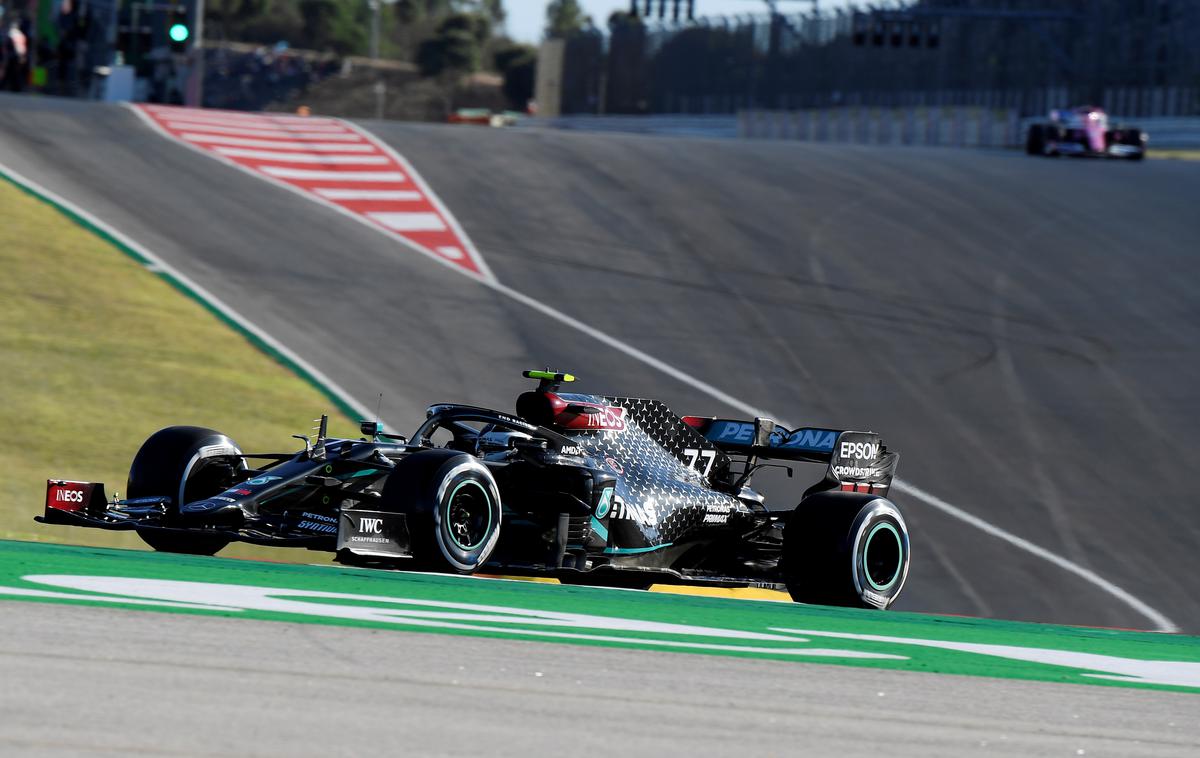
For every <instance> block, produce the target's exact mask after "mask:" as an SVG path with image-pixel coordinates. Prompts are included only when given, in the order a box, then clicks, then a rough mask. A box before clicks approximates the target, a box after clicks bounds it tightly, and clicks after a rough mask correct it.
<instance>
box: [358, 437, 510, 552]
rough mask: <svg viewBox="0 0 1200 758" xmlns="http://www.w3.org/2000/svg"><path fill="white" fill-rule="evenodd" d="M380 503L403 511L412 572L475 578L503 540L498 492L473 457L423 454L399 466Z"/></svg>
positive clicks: (438, 452)
mask: <svg viewBox="0 0 1200 758" xmlns="http://www.w3.org/2000/svg"><path fill="white" fill-rule="evenodd" d="M380 494H381V497H380V505H381V506H382V507H383V508H385V509H387V510H390V511H395V512H398V513H403V514H404V515H405V519H406V521H407V525H408V533H409V539H410V540H411V549H412V553H413V558H414V568H421V569H426V570H430V571H441V572H447V573H456V574H471V573H474V572H475V571H477V570H478V569H479V568H480V567H481V566H483V565H484V564H485V563H487V561H488V559H489V558H490V557H491V555H492V552H493V551H494V550H495V549H496V544H497V543H498V542H499V539H500V526H501V524H500V522H501V515H502V510H501V504H500V490H499V489H498V488H497V486H496V480H495V479H494V478H493V477H492V474H491V472H490V471H488V469H487V467H486V466H484V465H483V463H481V462H480V461H479V459H478V458H476V457H475V456H473V455H469V454H467V453H461V452H458V451H454V450H443V449H434V450H425V451H421V452H418V453H414V454H412V455H410V456H409V457H407V458H404V459H402V460H401V461H400V462H398V463H397V464H396V468H395V469H394V470H393V471H392V472H391V473H390V474H389V475H388V480H387V482H386V483H385V484H384V487H383V491H382V492H381V493H380Z"/></svg>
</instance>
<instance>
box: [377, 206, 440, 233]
mask: <svg viewBox="0 0 1200 758" xmlns="http://www.w3.org/2000/svg"><path fill="white" fill-rule="evenodd" d="M367 217H368V218H370V219H371V220H372V221H378V222H379V223H381V224H383V225H384V226H386V227H387V228H388V229H391V230H393V231H397V232H440V231H442V230H443V229H445V228H446V223H445V222H444V221H442V217H441V216H439V215H438V214H436V213H398V212H396V211H377V212H374V213H368V214H367Z"/></svg>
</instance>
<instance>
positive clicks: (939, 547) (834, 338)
mask: <svg viewBox="0 0 1200 758" xmlns="http://www.w3.org/2000/svg"><path fill="white" fill-rule="evenodd" d="M364 125H365V126H366V127H367V128H368V129H370V130H372V131H373V132H374V133H375V134H377V135H378V136H380V137H382V138H383V139H385V140H387V141H388V142H389V143H390V144H392V145H393V146H394V147H395V148H396V149H397V150H398V151H399V152H401V153H402V154H403V155H404V156H406V157H407V158H408V159H409V160H410V161H411V162H412V163H413V164H414V165H415V167H416V168H417V169H418V171H420V172H421V173H422V175H423V176H424V177H425V179H426V180H427V181H428V182H429V184H430V185H431V186H432V188H433V190H434V191H435V192H436V193H438V194H439V196H440V197H441V198H442V200H443V201H445V203H446V204H447V206H448V207H449V208H450V209H451V210H452V212H453V213H454V214H455V215H456V216H457V218H458V220H459V221H460V222H461V223H462V225H463V227H464V228H465V229H466V231H467V233H468V234H469V235H470V236H471V237H472V238H473V239H474V241H475V243H476V245H477V246H478V248H479V249H480V251H481V252H482V254H483V256H484V257H485V258H486V260H487V261H488V263H489V265H490V266H491V268H492V269H493V270H494V272H495V273H496V276H497V278H498V279H499V280H500V281H501V282H503V283H504V284H506V285H508V286H510V287H512V288H514V289H515V290H517V291H519V292H522V293H525V294H527V295H529V296H531V297H534V298H536V299H538V300H540V301H542V302H544V303H546V304H548V305H551V306H553V307H555V308H558V309H560V310H562V311H563V312H565V313H567V314H569V315H571V316H574V317H576V318H578V319H580V320H581V321H583V322H586V323H587V324H589V325H591V326H593V327H595V328H597V329H600V330H603V331H604V332H606V333H608V334H609V335H612V336H613V337H615V338H618V339H620V340H624V341H625V342H627V343H629V344H630V345H632V346H634V347H637V348H639V349H641V350H644V351H646V352H648V353H651V354H653V355H654V356H657V357H658V358H660V359H661V360H663V361H665V362H666V363H667V364H670V365H671V366H674V367H676V368H677V369H679V370H681V371H684V372H686V373H687V374H689V375H691V376H693V377H695V378H696V379H698V380H701V381H703V382H707V383H709V384H711V385H714V386H716V387H718V388H720V389H722V390H724V391H725V392H727V393H729V394H730V395H732V396H735V397H737V398H738V399H740V400H742V401H744V402H746V403H748V404H750V405H752V406H754V407H756V408H762V409H766V410H768V411H770V412H772V413H774V414H778V416H779V417H780V418H782V419H786V420H787V421H789V422H791V423H804V424H812V425H828V426H834V427H839V428H858V429H861V428H869V429H873V430H875V431H878V432H880V433H882V435H883V437H884V439H885V441H886V442H887V443H888V445H889V446H890V447H892V448H894V449H897V450H899V451H900V452H901V463H900V473H901V475H902V477H903V478H904V479H905V480H907V481H909V482H911V483H913V484H914V485H916V486H917V487H920V488H922V489H924V490H926V491H928V492H930V493H932V494H934V495H936V496H938V497H940V498H942V499H943V500H945V501H947V502H949V503H951V504H953V505H954V506H956V507H958V508H960V509H962V510H964V511H966V512H968V513H970V514H974V515H975V516H977V517H979V518H982V519H985V520H986V521H987V522H989V523H990V524H994V525H996V526H997V527H999V528H1002V529H1004V530H1006V531H1007V532H1009V533H1011V534H1013V535H1016V536H1017V537H1020V538H1023V539H1026V540H1029V541H1031V542H1033V543H1036V544H1037V545H1040V546H1042V547H1044V548H1046V549H1047V550H1049V551H1051V552H1052V553H1053V554H1055V555H1057V556H1061V557H1062V558H1065V559H1067V560H1069V561H1072V562H1073V563H1075V564H1077V565H1079V566H1082V567H1084V568H1086V569H1088V570H1090V571H1092V572H1095V574H1096V575H1098V576H1099V577H1102V578H1103V579H1105V580H1108V581H1110V582H1112V583H1114V584H1115V585H1116V586H1118V587H1120V588H1123V589H1124V590H1126V591H1128V592H1129V593H1130V594H1131V595H1133V596H1134V597H1136V598H1138V599H1140V600H1141V601H1142V602H1144V603H1146V604H1147V605H1149V606H1151V607H1153V608H1154V609H1156V610H1158V611H1160V612H1161V613H1163V614H1165V615H1166V616H1167V617H1168V618H1170V619H1171V620H1172V621H1174V622H1175V623H1177V624H1178V625H1179V626H1181V627H1182V628H1183V629H1185V630H1188V631H1192V632H1197V631H1200V595H1197V593H1196V592H1195V588H1196V577H1197V576H1200V551H1198V550H1197V549H1196V546H1197V544H1200V526H1198V520H1197V518H1196V513H1197V503H1196V497H1195V494H1194V489H1195V488H1194V486H1193V480H1194V478H1195V473H1196V466H1195V464H1194V463H1193V462H1192V459H1193V457H1194V452H1193V451H1192V447H1193V445H1192V440H1193V439H1194V437H1195V429H1196V427H1197V422H1200V393H1198V392H1197V389H1196V388H1197V387H1200V360H1198V355H1200V350H1198V346H1200V309H1198V305H1197V304H1198V303H1200V263H1198V262H1197V259H1196V256H1197V251H1198V250H1200V244H1198V241H1197V238H1198V236H1200V234H1198V233H1200V216H1198V215H1197V213H1196V199H1197V198H1200V164H1197V163H1187V162H1175V161H1147V162H1145V163H1143V164H1131V163H1117V162H1100V161H1086V160H1048V159H1047V160H1038V159H1032V158H1027V157H1025V156H1023V155H1019V154H1015V153H1006V152H977V151H965V150H950V149H940V150H939V149H921V148H911V149H884V148H872V147H852V146H837V145H816V144H798V143H779V142H748V141H736V140H728V141H710V140H702V139H673V138H653V137H641V136H621V135H592V134H580V133H561V132H550V131H541V130H534V129H514V130H488V129H481V128H459V127H447V126H434V125H424V126H418V125H394V124H380V123H371V122H366V123H364ZM0 163H4V164H5V165H7V166H9V167H10V168H12V169H13V170H16V171H18V172H21V173H22V174H25V175H26V176H28V177H30V178H32V179H34V180H35V181H37V182H40V183H42V184H44V185H45V186H47V187H48V188H50V189H52V190H53V191H55V192H58V193H60V194H61V195H63V196H64V197H66V198H67V199H69V200H71V201H73V202H75V203H78V204H79V205H81V206H83V207H85V208H87V209H88V210H90V211H91V212H93V213H95V214H96V215H97V216H99V217H100V218H102V219H104V220H106V221H107V222H109V223H111V224H112V225H113V226H115V227H116V228H117V229H119V230H121V231H122V232H124V233H126V234H128V235H129V236H130V237H132V238H134V239H135V240H137V241H138V242H140V243H142V244H143V245H145V246H147V247H148V248H150V249H151V250H153V251H155V252H156V253H158V254H159V255H160V256H162V257H163V258H164V259H166V260H167V261H169V262H170V263H171V264H173V265H174V266H176V267H178V268H179V269H180V270H182V271H183V272H185V273H186V274H188V275H189V276H191V277H192V278H194V279H195V280H196V281H197V282H199V283H200V284H202V285H203V286H205V287H207V288H209V289H210V290H211V291H213V292H214V293H216V294H217V295H218V296H220V297H221V298H223V299H225V300H226V301H227V302H229V303H231V304H233V305H234V306H235V307H236V308H237V309H238V310H240V311H241V312H242V313H244V314H245V315H246V316H247V317H248V318H249V319H250V320H252V321H253V322H255V323H256V324H258V325H259V326H261V327H263V328H264V329H266V330H267V331H268V332H270V333H271V334H273V335H275V336H276V337H277V338H279V339H280V340H281V341H282V342H284V343H285V344H286V345H288V346H289V347H291V348H292V349H293V350H295V351H296V352H297V353H300V354H301V355H303V356H305V357H306V358H308V359H309V360H310V361H311V362H312V363H314V364H315V365H316V366H317V367H318V368H320V369H321V370H323V371H324V372H325V373H327V374H328V375H330V376H331V377H333V378H334V379H335V380H336V381H338V382H339V383H340V384H341V385H342V386H343V387H345V388H347V389H348V390H349V391H350V392H351V393H353V394H354V395H355V396H356V397H358V398H359V399H361V400H362V401H363V402H364V403H365V404H368V405H373V403H374V399H375V398H376V396H377V395H378V393H379V392H383V393H384V400H383V407H384V414H383V415H384V417H385V419H386V420H388V421H389V422H391V423H392V424H393V425H396V426H399V427H401V428H403V429H408V428H411V427H413V426H415V425H416V424H417V423H418V422H419V420H420V419H421V418H422V417H423V409H424V408H425V406H427V405H429V404H430V403H433V402H435V401H464V402H470V403H480V404H487V405H495V406H497V407H501V408H510V407H511V403H512V400H513V398H514V397H515V396H516V394H517V393H518V392H519V391H520V390H521V389H522V388H523V387H524V386H525V385H526V382H525V381H524V380H522V379H521V378H520V376H519V372H520V370H521V369H524V368H529V367H531V366H538V367H540V366H545V365H550V366H554V367H557V368H561V369H567V370H571V371H573V372H574V373H576V374H578V375H579V376H581V377H582V378H583V380H584V381H583V384H582V385H580V386H581V388H583V389H592V390H597V391H605V392H613V393H624V394H633V395H648V396H657V397H661V398H662V399H664V400H665V401H667V402H668V403H669V404H671V405H672V406H673V407H674V408H676V409H677V410H678V411H680V412H685V413H712V414H723V415H724V414H729V413H731V409H730V408H728V407H726V406H723V405H722V404H721V403H719V402H716V401H714V400H712V399H711V398H710V397H708V396H707V395H705V394H703V393H702V392H699V391H697V390H696V389H694V388H692V387H691V386H689V385H687V384H684V383H682V382H680V381H677V380H675V379H671V378H669V377H667V376H665V375H664V374H662V373H661V372H660V371H658V370H656V369H654V368H651V367H649V366H646V365H644V364H643V363H640V362H638V361H636V360H634V359H632V358H630V357H629V356H627V355H626V354H624V353H622V352H619V351H617V350H614V349H613V348H611V347H608V346H605V345H603V344H601V343H600V342H598V341H596V340H595V339H594V338H592V337H589V336H587V335H585V334H582V333H580V332H579V331H576V330H574V329H571V328H569V327H567V326H564V325H562V324H560V323H558V322H555V321H553V320H550V319H547V318H546V317H544V316H542V315H540V314H538V313H537V312H535V311H533V310H531V309H530V308H529V307H527V306H526V305H522V304H520V303H518V302H516V301H514V300H513V299H511V298H509V297H507V296H505V295H504V294H502V293H499V292H497V291H495V290H493V289H489V288H486V287H484V286H481V285H479V284H477V283H474V282H472V281H470V280H468V279H467V278H466V277H464V276H461V275H458V274H456V273H455V272H453V271H450V270H448V269H445V268H443V267H441V266H437V265H435V264H432V263H431V262H429V261H428V260H425V259H423V258H421V257H419V256H416V255H414V254H413V253H411V252H409V251H407V250H406V249H404V248H402V247H400V246H399V245H397V244H395V243H394V242H392V241H391V240H389V239H388V238H386V237H384V236H383V235H381V234H378V233H375V232H374V231H372V230H370V229H368V228H366V227H364V226H362V225H360V224H357V223H354V222H352V221H349V220H348V219H346V218H344V217H343V216H340V215H339V214H337V213H334V212H333V211H330V210H326V209H323V208H321V207H318V206H316V205H314V204H311V203H310V202H309V201H306V200H304V199H302V198H300V197H297V196H296V195H294V194H292V193H288V192H285V191H283V190H280V189H278V188H276V187H272V186H270V185H269V184H267V183H265V182H263V181H261V180H258V179H255V178H253V177H250V176H247V175H244V174H242V173H240V172H237V171H234V170H231V169H230V168H228V167H226V166H224V165H222V164H221V163H219V162H217V161H215V160H212V159H211V158H207V157H204V156H202V155H198V154H196V153H194V152H192V151H189V150H186V149H184V148H182V147H180V146H179V145H176V144H173V143H171V142H169V141H168V140H166V139H164V138H162V137H160V136H158V135H155V134H153V133H151V132H150V131H148V130H147V128H146V127H145V126H143V125H142V124H141V123H140V122H139V121H138V119H137V118H135V117H134V116H133V114H131V113H130V112H128V111H127V110H126V109H123V108H120V107H117V106H107V105H95V104H87V103H77V102H65V101H55V100H50V99H38V100H34V99H21V98H14V97H3V98H0ZM114 294H115V295H117V294H119V293H114ZM247 405H248V407H251V408H252V407H253V398H247ZM317 410H319V409H317ZM164 422H172V423H174V422H186V419H185V418H179V419H164ZM298 431H299V430H298ZM139 443H140V441H139V440H129V441H128V445H129V450H130V455H131V456H132V454H133V452H134V451H135V449H136V447H137V445H138V444H139ZM796 475H797V479H796V483H797V484H796V486H794V487H793V490H798V489H800V483H801V482H802V483H803V484H808V483H810V482H811V481H812V480H815V479H816V478H817V477H818V476H819V475H820V474H819V472H818V471H816V470H815V469H812V468H803V467H802V469H798V470H797V472H796ZM764 489H766V488H765V487H764ZM785 490H786V488H785ZM768 494H771V492H770V490H768ZM793 500H794V495H793V494H792V493H791V492H788V491H784V492H782V493H777V494H776V505H777V507H787V506H788V504H789V503H790V502H792V501H793ZM897 500H898V501H899V503H900V505H901V507H902V508H904V509H905V513H906V515H907V517H908V519H909V526H910V529H911V531H912V534H913V544H914V562H913V569H912V573H911V574H910V576H909V581H908V585H907V588H906V590H905V594H904V596H903V597H902V598H901V601H900V603H899V604H898V607H900V608H903V609H906V610H916V611H931V612H944V613H961V614H971V615H982V616H991V617H999V618H1011V619H1026V620H1037V621H1054V622H1063V623H1075V624H1092V625H1107V626H1120V627H1134V628H1147V627H1148V626H1150V625H1151V624H1150V621H1149V620H1148V619H1147V617H1146V616H1145V614H1143V613H1140V612H1138V611H1137V610H1136V609H1135V608H1133V607H1131V605H1129V604H1128V603H1125V602H1122V601H1120V600H1118V599H1116V598H1115V597H1114V596H1113V595H1112V594H1110V593H1108V592H1105V591H1103V590H1102V589H1100V588H1099V587H1097V586H1096V585H1095V584H1094V583H1090V582H1087V581H1084V580H1083V579H1081V578H1079V577H1077V576H1075V575H1073V574H1071V573H1068V572H1066V571H1064V570H1063V569H1062V568H1060V567H1058V566H1055V565H1053V564H1052V563H1050V562H1048V561H1046V560H1044V559H1043V558H1041V557H1037V556H1035V555H1032V554H1030V553H1028V552H1024V551H1021V550H1018V549H1016V548H1014V547H1013V546H1012V545H1011V544H1008V543H1006V542H1004V541H1001V540H999V539H996V538H995V537H993V536H989V535H988V534H985V533H984V532H982V531H980V530H979V529H977V528H976V527H974V526H971V525H968V524H966V523H964V522H963V521H961V520H958V519H955V518H952V517H950V516H948V515H946V514H945V513H943V512H941V511H938V510H934V509H931V508H930V507H928V506H927V505H925V504H924V503H922V502H920V501H917V500H915V499H905V498H904V497H902V496H900V495H899V494H898V495H897Z"/></svg>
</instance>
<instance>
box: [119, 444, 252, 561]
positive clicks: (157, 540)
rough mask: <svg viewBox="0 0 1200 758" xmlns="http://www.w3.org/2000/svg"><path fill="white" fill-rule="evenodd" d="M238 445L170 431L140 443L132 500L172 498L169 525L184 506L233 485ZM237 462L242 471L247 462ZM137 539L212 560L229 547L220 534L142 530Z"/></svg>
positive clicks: (132, 479) (132, 467)
mask: <svg viewBox="0 0 1200 758" xmlns="http://www.w3.org/2000/svg"><path fill="white" fill-rule="evenodd" d="M241 453H242V451H241V448H239V447H238V446H237V443H236V442H234V441H233V440H231V439H230V438H229V437H226V436H225V435H224V434H221V433H220V432H218V431H215V430H212V429H205V428H203V427H198V426H170V427H167V428H166V429H160V430H159V431H157V432H155V433H154V434H152V435H150V437H149V438H148V439H147V440H146V441H145V442H144V443H142V447H141V448H140V449H139V450H138V452H137V455H135V456H134V458H133V463H132V464H131V465H130V467H129V481H128V484H127V486H126V492H127V496H128V497H129V498H139V497H169V498H171V504H170V506H168V509H167V518H166V525H167V526H171V525H173V524H174V523H176V522H177V520H178V515H179V508H180V506H182V505H183V504H184V503H188V502H192V501H195V500H202V499H204V498H206V497H210V496H212V495H215V494H217V493H219V492H222V491H223V490H224V489H225V488H226V485H227V483H228V481H229V471H227V470H226V469H228V468H229V467H230V465H231V464H230V460H231V458H230V456H240V455H241ZM234 460H236V461H238V463H239V464H240V467H241V468H244V467H245V462H244V461H243V460H242V459H241V458H236V459H234ZM138 536H139V537H141V538H142V540H143V541H144V542H145V543H146V544H147V545H149V546H150V547H152V548H154V549H155V550H157V551H159V552H164V553H186V554H189V555H214V554H215V553H217V552H218V551H219V550H221V549H222V548H224V547H225V546H226V545H228V544H229V540H228V539H225V538H224V537H219V536H216V535H208V534H202V533H197V532H195V531H183V530H180V531H174V530H163V529H139V530H138Z"/></svg>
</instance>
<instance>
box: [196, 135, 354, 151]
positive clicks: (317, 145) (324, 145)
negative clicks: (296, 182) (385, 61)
mask: <svg viewBox="0 0 1200 758" xmlns="http://www.w3.org/2000/svg"><path fill="white" fill-rule="evenodd" d="M179 136H180V137H181V138H183V139H185V140H187V141H188V142H207V143H212V144H214V145H234V146H236V147H261V148H266V149H268V150H302V151H304V152H309V153H373V152H375V146H374V145H371V144H368V143H366V142H288V141H285V140H281V139H279V140H273V139H247V138H245V137H231V136H229V135H228V134H200V133H197V132H181V133H180V135H179Z"/></svg>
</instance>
